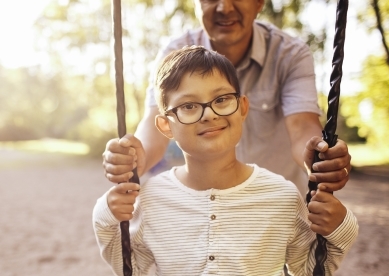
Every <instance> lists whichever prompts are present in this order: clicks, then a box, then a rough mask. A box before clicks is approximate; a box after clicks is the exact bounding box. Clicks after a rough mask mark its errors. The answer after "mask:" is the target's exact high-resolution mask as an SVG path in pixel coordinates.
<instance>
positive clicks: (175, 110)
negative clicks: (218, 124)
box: [164, 92, 240, 125]
mask: <svg viewBox="0 0 389 276" xmlns="http://www.w3.org/2000/svg"><path fill="white" fill-rule="evenodd" d="M227 95H233V96H235V98H236V102H237V105H236V109H235V110H234V111H232V112H231V113H229V114H226V115H221V114H219V113H217V112H216V111H215V110H214V109H213V108H212V103H213V102H214V101H215V100H217V99H218V98H220V97H223V96H227ZM239 98H240V93H238V92H233V93H227V94H223V95H219V96H217V97H216V98H214V99H213V100H211V101H209V102H207V103H198V102H186V103H183V104H180V105H178V106H176V107H173V108H171V109H169V110H166V111H165V113H164V114H165V116H169V114H168V113H170V112H173V113H174V114H175V115H176V117H177V120H178V121H179V122H180V123H181V124H184V125H191V124H195V123H197V122H198V121H200V120H201V118H202V117H203V115H204V111H205V108H206V107H209V108H211V110H212V111H213V112H214V113H215V114H216V115H218V116H230V115H231V114H234V113H235V112H236V111H237V110H238V108H239ZM190 103H192V104H198V105H200V106H201V107H202V108H203V111H202V112H201V116H200V118H199V119H198V120H197V121H195V122H193V123H183V122H181V120H180V117H179V116H178V115H177V109H178V108H179V107H181V106H184V105H187V104H190Z"/></svg>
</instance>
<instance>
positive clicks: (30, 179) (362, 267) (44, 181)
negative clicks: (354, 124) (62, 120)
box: [0, 149, 389, 276]
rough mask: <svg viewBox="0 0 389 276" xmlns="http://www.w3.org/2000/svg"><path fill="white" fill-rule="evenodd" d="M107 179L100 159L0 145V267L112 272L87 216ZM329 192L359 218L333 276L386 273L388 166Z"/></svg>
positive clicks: (62, 274)
mask: <svg viewBox="0 0 389 276" xmlns="http://www.w3.org/2000/svg"><path fill="white" fill-rule="evenodd" d="M380 175H381V176H380ZM110 185H111V184H110V183H109V182H108V181H107V180H105V178H104V177H103V173H102V167H101V160H90V159H86V158H84V157H75V156H67V155H58V154H47V153H46V154H43V153H31V152H30V153H26V152H18V151H14V150H4V149H2V150H1V149H0V211H1V216H0V233H1V237H0V275H3V276H19V275H33V276H48V275H57V276H67V275H68V276H74V275H80V276H84V275H95V276H103V275H112V273H111V271H110V268H109V267H108V266H107V265H106V264H105V263H104V262H103V260H102V259H101V258H100V255H99V252H98V248H97V245H96V241H95V238H94V235H93V230H92V223H91V213H92V209H93V206H94V203H95V201H96V199H97V198H98V197H99V196H100V195H101V194H103V192H105V191H106V190H107V189H108V188H109V187H110ZM336 195H337V196H338V197H339V198H341V199H342V200H343V202H344V204H345V205H346V206H348V207H349V208H350V209H351V210H352V211H353V212H354V213H355V215H356V216H357V217H358V220H359V225H360V231H359V237H358V240H357V242H356V243H355V244H354V246H353V248H352V249H351V251H350V252H349V254H348V256H347V257H346V259H345V260H344V262H343V263H342V265H341V267H340V269H339V270H338V272H337V273H336V276H349V275H352V276H362V275H369V276H370V275H374V276H384V275H387V274H388V273H389V254H387V252H388V248H389V168H380V169H376V168H364V169H363V170H360V171H356V170H354V171H353V172H352V173H351V180H350V181H349V183H348V184H347V186H346V188H344V189H343V190H342V191H340V192H337V193H336Z"/></svg>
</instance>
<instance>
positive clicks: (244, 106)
mask: <svg viewBox="0 0 389 276" xmlns="http://www.w3.org/2000/svg"><path fill="white" fill-rule="evenodd" d="M239 100H240V104H239V105H240V114H241V115H242V116H243V119H246V117H247V114H248V113H249V107H250V103H249V99H248V98H247V97H246V96H245V95H242V96H240V98H239Z"/></svg>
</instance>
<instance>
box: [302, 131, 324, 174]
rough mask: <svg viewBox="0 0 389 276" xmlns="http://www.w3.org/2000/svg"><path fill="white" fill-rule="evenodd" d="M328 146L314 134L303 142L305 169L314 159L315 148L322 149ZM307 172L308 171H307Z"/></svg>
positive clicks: (308, 168)
mask: <svg viewBox="0 0 389 276" xmlns="http://www.w3.org/2000/svg"><path fill="white" fill-rule="evenodd" d="M327 148H328V145H327V143H326V142H324V141H323V139H322V138H320V137H319V136H314V137H312V138H311V139H309V141H308V142H307V143H306V144H305V149H304V153H303V157H304V165H305V167H306V169H307V170H310V168H311V166H312V163H313V161H314V154H315V150H317V151H323V150H326V149H327ZM308 174H309V172H308Z"/></svg>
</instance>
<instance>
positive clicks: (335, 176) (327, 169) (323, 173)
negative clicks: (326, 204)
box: [304, 136, 351, 192]
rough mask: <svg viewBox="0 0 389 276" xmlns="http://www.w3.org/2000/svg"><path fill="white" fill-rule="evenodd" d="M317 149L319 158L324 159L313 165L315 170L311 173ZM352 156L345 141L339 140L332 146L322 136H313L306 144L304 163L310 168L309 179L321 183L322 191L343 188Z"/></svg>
mask: <svg viewBox="0 0 389 276" xmlns="http://www.w3.org/2000/svg"><path fill="white" fill-rule="evenodd" d="M315 150H317V151H319V152H320V153H319V158H320V159H322V160H323V161H319V162H316V163H315V164H314V165H313V169H314V170H315V172H312V173H311V166H312V163H313V159H314V152H315ZM350 161H351V156H350V154H349V152H348V147H347V145H346V143H345V142H343V141H342V140H339V139H338V141H337V142H336V145H335V146H333V147H332V148H328V144H327V143H326V142H324V141H323V139H322V138H320V137H317V136H315V137H312V138H311V139H310V140H309V141H308V142H307V144H306V145H305V150H304V164H305V166H306V169H307V170H308V175H309V180H311V181H313V182H318V183H320V184H319V185H318V188H319V189H320V190H322V191H328V192H333V191H337V190H340V189H342V188H343V187H344V186H345V185H346V183H347V181H348V179H349V173H350V170H351V164H350Z"/></svg>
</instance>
